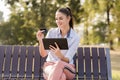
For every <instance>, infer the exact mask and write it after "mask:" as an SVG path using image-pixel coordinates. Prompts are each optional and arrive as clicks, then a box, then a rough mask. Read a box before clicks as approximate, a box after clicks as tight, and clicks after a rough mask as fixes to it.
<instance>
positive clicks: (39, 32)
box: [36, 30, 44, 41]
mask: <svg viewBox="0 0 120 80" xmlns="http://www.w3.org/2000/svg"><path fill="white" fill-rule="evenodd" d="M36 37H37V40H38V41H40V40H42V39H43V38H44V34H43V31H41V30H39V31H38V32H37V33H36Z"/></svg>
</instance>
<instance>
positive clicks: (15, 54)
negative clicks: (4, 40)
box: [11, 46, 20, 78]
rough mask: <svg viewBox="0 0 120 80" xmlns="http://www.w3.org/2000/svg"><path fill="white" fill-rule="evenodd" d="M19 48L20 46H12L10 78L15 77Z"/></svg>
mask: <svg viewBox="0 0 120 80" xmlns="http://www.w3.org/2000/svg"><path fill="white" fill-rule="evenodd" d="M19 49H20V46H14V50H13V59H12V71H11V77H12V78H17V68H18V55H19Z"/></svg>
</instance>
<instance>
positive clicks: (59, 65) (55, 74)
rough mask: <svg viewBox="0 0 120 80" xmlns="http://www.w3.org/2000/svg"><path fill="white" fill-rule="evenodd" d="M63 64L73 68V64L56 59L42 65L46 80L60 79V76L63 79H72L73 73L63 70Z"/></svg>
mask: <svg viewBox="0 0 120 80" xmlns="http://www.w3.org/2000/svg"><path fill="white" fill-rule="evenodd" d="M65 66H67V67H69V68H70V69H71V70H73V71H74V70H75V69H74V67H73V66H71V65H70V64H68V63H66V62H63V61H57V62H55V63H54V64H49V63H48V64H47V66H45V67H44V72H45V73H46V75H47V80H61V78H62V79H63V78H64V79H63V80H66V78H67V79H72V78H73V77H74V74H72V73H71V72H69V71H68V70H65V69H64V67H65ZM64 76H65V77H64Z"/></svg>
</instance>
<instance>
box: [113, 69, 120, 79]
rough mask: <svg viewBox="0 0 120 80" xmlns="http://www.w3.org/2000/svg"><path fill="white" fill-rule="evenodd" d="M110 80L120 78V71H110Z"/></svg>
mask: <svg viewBox="0 0 120 80" xmlns="http://www.w3.org/2000/svg"><path fill="white" fill-rule="evenodd" d="M112 80H120V72H118V71H113V72H112Z"/></svg>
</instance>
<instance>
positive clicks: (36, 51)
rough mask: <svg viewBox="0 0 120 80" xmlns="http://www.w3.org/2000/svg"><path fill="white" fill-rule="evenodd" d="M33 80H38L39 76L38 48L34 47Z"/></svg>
mask: <svg viewBox="0 0 120 80" xmlns="http://www.w3.org/2000/svg"><path fill="white" fill-rule="evenodd" d="M34 56H35V57H34V59H35V60H34V61H35V63H34V79H39V76H40V73H39V72H40V53H39V47H35V54H34Z"/></svg>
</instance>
